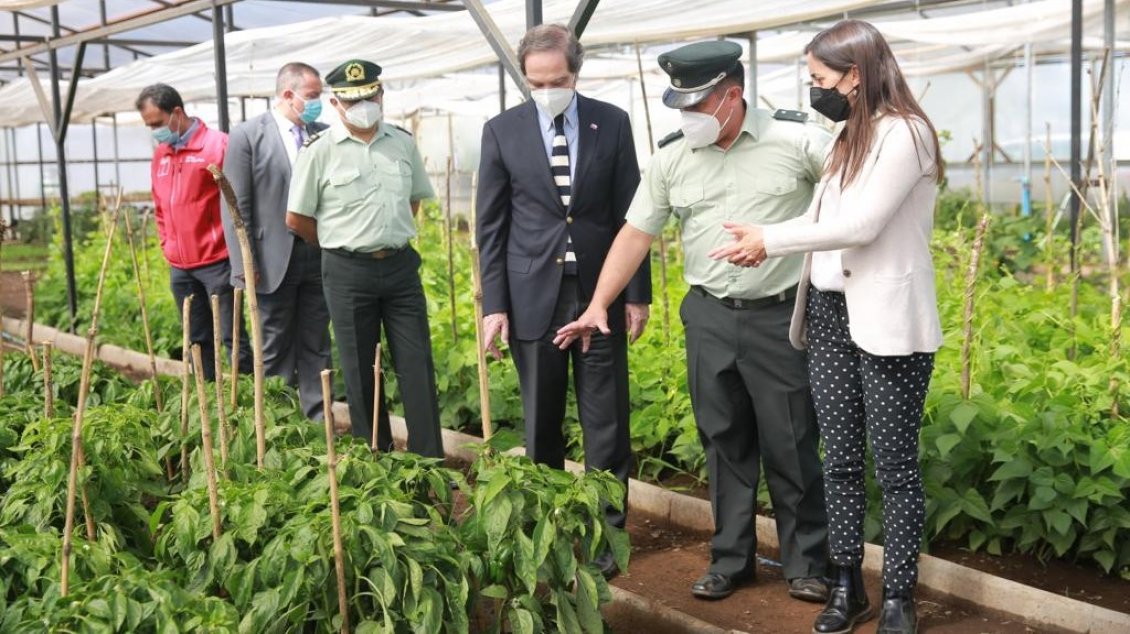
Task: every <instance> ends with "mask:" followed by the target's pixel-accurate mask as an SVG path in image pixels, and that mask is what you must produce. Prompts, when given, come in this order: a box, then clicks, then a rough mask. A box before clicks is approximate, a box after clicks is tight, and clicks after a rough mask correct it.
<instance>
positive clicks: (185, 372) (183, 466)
mask: <svg viewBox="0 0 1130 634" xmlns="http://www.w3.org/2000/svg"><path fill="white" fill-rule="evenodd" d="M193 297H195V296H194V295H189V296H187V297H185V298H184V303H183V304H181V344H180V350H181V369H180V441H181V445H180V472H181V477H183V478H184V481H185V483H188V396H189V389H188V376H189V374H190V373H191V372H192V369H191V368H190V366H189V364H190V363H191V362H192V356H191V355H192V342H191V341H190V337H189V332H191V328H192V298H193Z"/></svg>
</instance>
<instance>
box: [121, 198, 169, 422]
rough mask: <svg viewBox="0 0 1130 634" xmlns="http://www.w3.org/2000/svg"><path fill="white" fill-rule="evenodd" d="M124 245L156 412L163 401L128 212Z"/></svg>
mask: <svg viewBox="0 0 1130 634" xmlns="http://www.w3.org/2000/svg"><path fill="white" fill-rule="evenodd" d="M125 228H126V244H127V245H128V246H129V259H130V264H131V265H132V266H133V279H134V282H136V286H137V306H138V308H139V309H140V311H141V328H142V330H143V331H144V332H145V352H146V353H147V354H148V355H149V376H150V377H152V379H153V400H154V401H156V403H157V411H162V410H164V409H165V400H164V398H162V394H161V381H160V378H159V377H158V376H157V355H156V354H155V353H154V352H153V331H152V330H150V328H149V311H148V310H147V309H146V307H145V284H143V283H142V281H141V267H139V266H138V263H137V247H136V246H135V245H134V242H133V223H132V222H130V212H129V210H128V209H127V210H126V213H125Z"/></svg>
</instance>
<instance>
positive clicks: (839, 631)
mask: <svg viewBox="0 0 1130 634" xmlns="http://www.w3.org/2000/svg"><path fill="white" fill-rule="evenodd" d="M834 584H835V585H834V587H833V588H832V589H831V592H830V593H829V594H828V603H827V604H825V606H824V611H823V612H821V613H820V614H819V616H817V617H816V623H815V624H814V625H813V626H812V632H813V634H848V632H851V630H852V628H854V627H855V624H856V623H862V622H863V621H866V620H867V619H870V618H871V616H872V612H871V603H870V602H868V601H867V591H866V590H864V588H863V570H862V568H861V567H860V566H858V565H856V566H837V570H836V579H835V580H834Z"/></svg>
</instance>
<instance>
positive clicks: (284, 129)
mask: <svg viewBox="0 0 1130 634" xmlns="http://www.w3.org/2000/svg"><path fill="white" fill-rule="evenodd" d="M271 116H272V117H274V118H275V125H277V126H278V128H279V136H281V137H282V142H283V147H285V148H286V157H287V158H288V159H290V166H291V167H294V160H295V159H297V158H298V145H297V144H296V143H295V142H294V132H293V131H292V130H293V128H294V126H295V123H294V122H293V121H291V120H290V119H287V118H286V117H284V116H282V114H281V113H280V112H279V109H278V108H271ZM299 127H301V128H302V140H303V141H306V138H307V137H306V126H304V125H301V124H299Z"/></svg>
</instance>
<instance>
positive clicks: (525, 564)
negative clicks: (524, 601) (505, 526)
mask: <svg viewBox="0 0 1130 634" xmlns="http://www.w3.org/2000/svg"><path fill="white" fill-rule="evenodd" d="M514 568H515V573H516V574H517V575H518V578H519V579H521V580H522V583H523V585H525V586H526V592H528V593H530V594H533V593H534V591H535V590H536V589H537V585H538V564H537V563H536V562H535V561H534V541H533V540H532V539H530V538H529V537H527V536H526V534H525V533H523V532H522V531H520V530H517V531H514Z"/></svg>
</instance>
